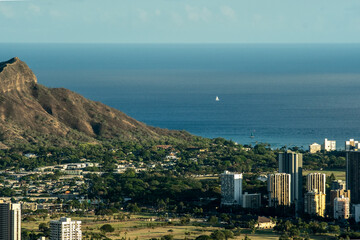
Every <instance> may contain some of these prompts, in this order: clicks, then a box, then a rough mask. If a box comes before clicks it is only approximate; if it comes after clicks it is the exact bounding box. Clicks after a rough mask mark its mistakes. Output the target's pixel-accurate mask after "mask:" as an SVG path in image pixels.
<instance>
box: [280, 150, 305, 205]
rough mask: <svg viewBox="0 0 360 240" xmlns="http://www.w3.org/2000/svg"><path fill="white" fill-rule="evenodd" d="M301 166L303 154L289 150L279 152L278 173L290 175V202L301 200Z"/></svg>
mask: <svg viewBox="0 0 360 240" xmlns="http://www.w3.org/2000/svg"><path fill="white" fill-rule="evenodd" d="M302 166H303V156H302V154H301V153H296V152H293V151H290V150H288V151H286V152H285V153H279V173H287V174H290V176H291V187H290V190H291V196H290V201H291V203H301V202H302Z"/></svg>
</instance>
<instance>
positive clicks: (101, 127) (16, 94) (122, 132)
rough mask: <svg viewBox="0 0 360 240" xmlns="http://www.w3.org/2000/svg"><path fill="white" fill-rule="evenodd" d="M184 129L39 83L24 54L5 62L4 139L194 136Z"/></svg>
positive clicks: (1, 79) (0, 82)
mask: <svg viewBox="0 0 360 240" xmlns="http://www.w3.org/2000/svg"><path fill="white" fill-rule="evenodd" d="M190 138H191V135H190V134H188V133H186V132H183V131H171V130H167V129H160V128H154V127H150V126H147V125H146V124H144V123H141V122H139V121H136V120H135V119H133V118H131V117H129V116H127V115H126V114H124V113H122V112H120V111H118V110H116V109H114V108H111V107H108V106H106V105H104V104H102V103H100V102H94V101H91V100H88V99H86V98H84V97H83V96H81V95H79V94H77V93H74V92H72V91H70V90H67V89H64V88H47V87H45V86H42V85H40V84H38V83H37V79H36V76H35V75H34V73H33V72H32V71H31V69H30V68H29V67H28V66H27V65H26V64H25V63H24V62H22V61H21V60H19V59H18V58H13V59H10V60H9V61H6V62H1V63H0V141H1V142H2V144H5V145H8V146H11V145H15V144H18V143H25V144H26V143H39V144H44V143H48V144H54V145H72V144H75V143H78V142H93V143H98V142H99V141H101V140H104V139H114V140H119V141H144V140H145V141H146V140H162V139H163V140H166V139H172V140H174V139H182V140H185V139H190Z"/></svg>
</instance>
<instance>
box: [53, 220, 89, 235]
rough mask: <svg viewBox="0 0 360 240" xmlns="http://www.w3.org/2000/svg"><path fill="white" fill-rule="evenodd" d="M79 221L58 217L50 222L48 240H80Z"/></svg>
mask: <svg viewBox="0 0 360 240" xmlns="http://www.w3.org/2000/svg"><path fill="white" fill-rule="evenodd" d="M81 238H82V232H81V221H71V218H60V220H59V221H51V222H50V240H81Z"/></svg>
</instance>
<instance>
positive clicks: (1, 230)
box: [0, 202, 21, 240]
mask: <svg viewBox="0 0 360 240" xmlns="http://www.w3.org/2000/svg"><path fill="white" fill-rule="evenodd" d="M0 240H21V205H20V204H19V203H3V202H2V203H1V202H0Z"/></svg>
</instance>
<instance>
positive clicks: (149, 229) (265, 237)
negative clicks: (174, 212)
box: [22, 215, 334, 240]
mask: <svg viewBox="0 0 360 240" xmlns="http://www.w3.org/2000/svg"><path fill="white" fill-rule="evenodd" d="M144 217H149V216H143V215H134V216H132V218H131V219H126V220H124V221H119V220H113V219H110V220H109V219H107V220H104V221H98V220H96V217H94V216H89V217H73V218H72V219H73V220H81V221H82V232H83V236H84V237H85V236H86V235H88V234H89V233H100V227H101V226H102V225H104V224H111V225H112V227H113V228H114V229H115V231H114V232H112V233H107V234H106V236H107V237H108V238H110V239H121V238H123V237H126V238H127V239H129V238H130V239H132V240H135V238H137V239H138V240H148V239H151V238H161V237H162V236H164V235H173V236H174V239H176V240H181V239H185V238H188V239H195V238H196V237H197V236H200V235H210V234H211V232H212V231H214V230H216V229H220V228H217V227H210V226H193V225H191V224H189V225H185V226H180V225H177V224H176V223H174V224H173V225H168V224H166V223H165V222H157V221H156V222H149V221H145V220H144V219H141V218H144ZM50 220H51V219H50V218H47V219H45V221H43V219H41V220H40V219H39V221H36V222H23V223H22V228H26V229H28V230H34V231H35V232H37V230H38V226H39V224H40V223H42V222H47V223H48V222H49V221H50ZM161 224H162V226H160V225H161ZM245 235H248V237H249V238H250V239H252V240H275V239H279V237H280V236H279V234H278V233H275V232H273V230H270V229H269V230H256V233H255V234H251V231H250V230H249V229H242V230H241V235H240V236H236V237H234V239H236V240H241V239H244V237H245ZM84 239H85V238H84ZM311 239H314V240H325V239H334V237H331V236H311Z"/></svg>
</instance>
